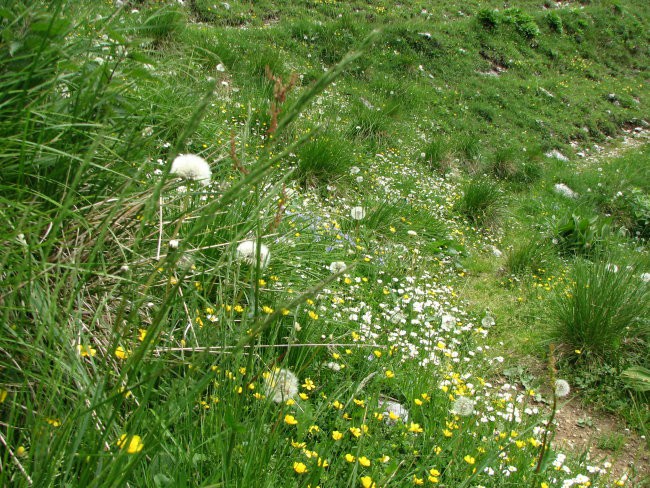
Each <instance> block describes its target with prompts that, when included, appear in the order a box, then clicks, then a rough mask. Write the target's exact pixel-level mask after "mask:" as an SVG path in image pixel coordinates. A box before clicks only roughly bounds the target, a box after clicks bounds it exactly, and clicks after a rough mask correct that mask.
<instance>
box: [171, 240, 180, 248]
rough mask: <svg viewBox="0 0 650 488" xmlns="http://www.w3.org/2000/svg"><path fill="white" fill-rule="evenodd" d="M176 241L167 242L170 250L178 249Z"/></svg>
mask: <svg viewBox="0 0 650 488" xmlns="http://www.w3.org/2000/svg"><path fill="white" fill-rule="evenodd" d="M178 244H179V242H178V239H172V240H170V241H169V248H170V249H178Z"/></svg>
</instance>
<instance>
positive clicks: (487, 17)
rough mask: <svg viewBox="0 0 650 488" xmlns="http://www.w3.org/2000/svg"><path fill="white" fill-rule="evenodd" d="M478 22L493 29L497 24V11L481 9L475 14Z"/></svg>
mask: <svg viewBox="0 0 650 488" xmlns="http://www.w3.org/2000/svg"><path fill="white" fill-rule="evenodd" d="M476 18H477V20H478V21H479V23H480V24H481V25H482V26H483V27H485V28H486V29H495V28H496V27H497V26H498V25H499V21H500V18H499V12H497V11H496V10H490V9H482V10H479V12H478V14H477V15H476Z"/></svg>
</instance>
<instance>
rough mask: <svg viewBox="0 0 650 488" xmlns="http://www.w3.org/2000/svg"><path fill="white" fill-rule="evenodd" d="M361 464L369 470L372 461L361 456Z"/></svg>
mask: <svg viewBox="0 0 650 488" xmlns="http://www.w3.org/2000/svg"><path fill="white" fill-rule="evenodd" d="M359 464H360V465H361V466H364V467H366V468H367V467H368V466H370V459H368V458H367V457H366V456H361V457H360V458H359Z"/></svg>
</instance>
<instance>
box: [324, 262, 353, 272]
mask: <svg viewBox="0 0 650 488" xmlns="http://www.w3.org/2000/svg"><path fill="white" fill-rule="evenodd" d="M346 269H348V267H347V265H346V264H345V263H344V262H343V261H334V262H333V263H332V264H330V266H329V270H330V271H331V272H332V274H338V273H342V272H343V271H345V270H346Z"/></svg>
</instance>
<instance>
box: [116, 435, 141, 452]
mask: <svg viewBox="0 0 650 488" xmlns="http://www.w3.org/2000/svg"><path fill="white" fill-rule="evenodd" d="M117 447H119V448H120V449H122V450H126V452H128V453H129V454H135V453H138V452H140V451H142V448H143V447H144V444H143V442H142V438H141V437H140V436H139V435H133V436H130V437H129V436H127V435H126V434H122V435H121V436H120V438H119V439H118V440H117Z"/></svg>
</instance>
